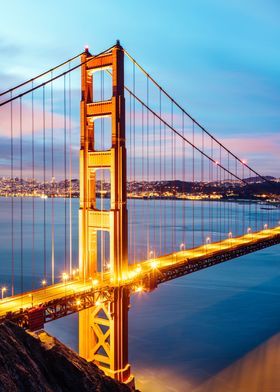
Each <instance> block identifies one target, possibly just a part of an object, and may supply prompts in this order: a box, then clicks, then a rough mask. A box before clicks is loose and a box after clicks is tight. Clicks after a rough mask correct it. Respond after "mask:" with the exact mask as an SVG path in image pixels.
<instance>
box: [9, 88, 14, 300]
mask: <svg viewBox="0 0 280 392" xmlns="http://www.w3.org/2000/svg"><path fill="white" fill-rule="evenodd" d="M12 95H13V93H12V92H11V98H12ZM10 126H11V130H10V131H11V188H12V192H11V239H12V246H11V266H12V276H11V278H12V279H11V283H12V288H11V289H12V290H11V292H12V295H14V292H15V277H14V268H15V252H14V124H13V101H11V119H10Z"/></svg>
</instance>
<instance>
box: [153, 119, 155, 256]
mask: <svg viewBox="0 0 280 392" xmlns="http://www.w3.org/2000/svg"><path fill="white" fill-rule="evenodd" d="M155 121H156V119H155V116H153V153H154V154H153V155H154V159H153V161H154V162H153V180H154V187H155V184H156V123H155ZM153 198H154V208H153V210H154V211H153V217H154V221H153V226H154V230H153V232H154V233H153V237H154V238H153V242H154V243H153V252H154V256H153V257H155V252H156V198H155V195H153Z"/></svg>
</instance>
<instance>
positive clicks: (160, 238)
mask: <svg viewBox="0 0 280 392" xmlns="http://www.w3.org/2000/svg"><path fill="white" fill-rule="evenodd" d="M159 114H160V118H161V115H162V113H161V89H159ZM161 126H162V124H161V121H159V181H160V199H159V251H160V253H162V169H161V165H162V145H161V138H162V129H161Z"/></svg>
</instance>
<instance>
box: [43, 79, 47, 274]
mask: <svg viewBox="0 0 280 392" xmlns="http://www.w3.org/2000/svg"><path fill="white" fill-rule="evenodd" d="M43 171H44V173H43V176H44V202H43V203H44V279H46V275H47V244H46V240H47V238H46V237H47V233H46V229H47V227H46V97H45V86H43Z"/></svg>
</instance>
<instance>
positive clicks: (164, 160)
mask: <svg viewBox="0 0 280 392" xmlns="http://www.w3.org/2000/svg"><path fill="white" fill-rule="evenodd" d="M163 129H164V137H163V142H164V143H163V162H164V163H163V180H164V184H166V160H167V156H166V125H165V124H164V126H163ZM163 226H164V239H163V247H164V253H166V196H164V209H163Z"/></svg>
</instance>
